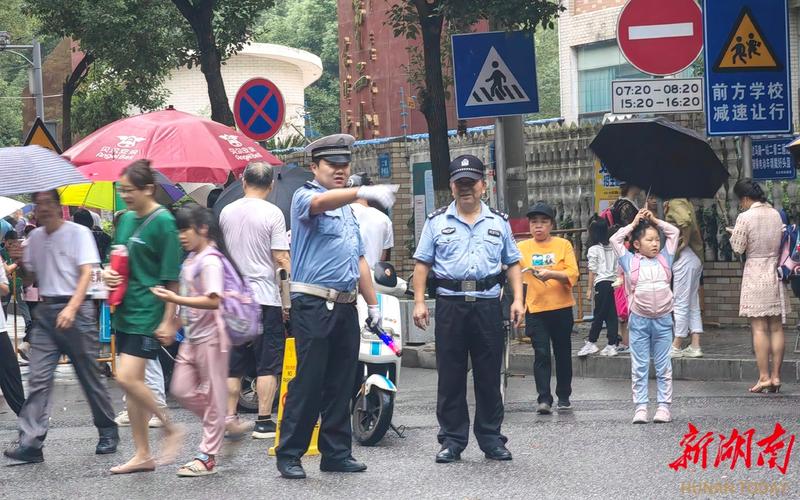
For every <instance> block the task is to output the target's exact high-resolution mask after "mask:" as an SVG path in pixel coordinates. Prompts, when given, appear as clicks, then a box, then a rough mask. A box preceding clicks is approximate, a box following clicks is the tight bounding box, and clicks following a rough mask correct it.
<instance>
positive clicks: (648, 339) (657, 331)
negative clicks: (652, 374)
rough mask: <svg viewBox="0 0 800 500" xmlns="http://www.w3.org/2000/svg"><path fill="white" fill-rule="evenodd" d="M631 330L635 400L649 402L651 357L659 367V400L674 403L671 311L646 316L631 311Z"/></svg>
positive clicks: (632, 378)
mask: <svg viewBox="0 0 800 500" xmlns="http://www.w3.org/2000/svg"><path fill="white" fill-rule="evenodd" d="M628 332H629V336H630V347H631V387H632V389H633V402H634V403H635V404H637V405H640V404H647V375H648V373H649V371H650V359H652V360H653V365H655V368H656V380H657V383H658V403H659V404H669V403H672V359H671V358H670V355H669V354H670V347H672V315H671V314H665V315H664V316H661V317H660V318H645V317H642V316H638V315H636V314H633V313H631V315H630V319H629V323H628Z"/></svg>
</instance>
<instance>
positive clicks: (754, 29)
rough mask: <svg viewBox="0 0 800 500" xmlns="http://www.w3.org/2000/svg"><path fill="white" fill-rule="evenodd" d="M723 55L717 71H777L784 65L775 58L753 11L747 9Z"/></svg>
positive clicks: (740, 16)
mask: <svg viewBox="0 0 800 500" xmlns="http://www.w3.org/2000/svg"><path fill="white" fill-rule="evenodd" d="M724 47H725V48H724V49H723V50H722V53H721V54H720V55H719V57H718V58H717V64H716V65H715V66H714V69H715V70H716V71H754V70H755V71H764V70H769V71H776V70H781V69H783V65H782V64H781V62H780V61H778V60H777V59H776V58H775V55H774V52H773V51H772V48H771V47H770V45H769V43H768V42H767V39H766V38H765V37H764V31H762V30H761V29H760V28H759V26H758V23H757V22H756V19H755V17H754V16H753V13H752V11H751V10H750V9H749V8H748V7H745V8H744V9H742V13H741V14H740V15H739V20H738V21H737V22H736V24H735V25H734V26H733V30H732V31H731V34H730V36H729V38H728V43H727V44H726V45H725V46H724Z"/></svg>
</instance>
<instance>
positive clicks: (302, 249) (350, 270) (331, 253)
mask: <svg viewBox="0 0 800 500" xmlns="http://www.w3.org/2000/svg"><path fill="white" fill-rule="evenodd" d="M326 191H327V189H325V188H324V187H322V186H320V185H319V184H318V183H317V182H316V181H309V182H306V183H305V184H304V185H303V186H302V187H300V189H298V190H297V191H295V193H294V196H292V216H291V220H292V244H291V256H292V281H295V282H299V283H309V284H312V285H318V286H324V287H327V288H333V289H334V290H339V291H340V292H350V291H353V290H355V288H356V283H357V282H358V277H359V271H358V261H359V258H360V257H361V256H362V255H364V243H363V242H362V241H361V234H360V233H359V231H358V221H357V220H356V217H355V215H354V214H353V209H352V208H350V205H345V206H343V207H340V208H337V209H336V210H328V211H326V212H323V213H320V214H317V215H312V214H311V199H312V198H313V197H314V196H315V195H318V194H322V193H324V192H326Z"/></svg>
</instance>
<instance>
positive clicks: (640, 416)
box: [633, 406, 647, 424]
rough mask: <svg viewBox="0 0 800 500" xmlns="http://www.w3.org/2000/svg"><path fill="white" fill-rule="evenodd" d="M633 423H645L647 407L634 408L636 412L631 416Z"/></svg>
mask: <svg viewBox="0 0 800 500" xmlns="http://www.w3.org/2000/svg"><path fill="white" fill-rule="evenodd" d="M633 423H634V424H646V423H647V406H640V407H638V408H636V411H635V412H634V414H633Z"/></svg>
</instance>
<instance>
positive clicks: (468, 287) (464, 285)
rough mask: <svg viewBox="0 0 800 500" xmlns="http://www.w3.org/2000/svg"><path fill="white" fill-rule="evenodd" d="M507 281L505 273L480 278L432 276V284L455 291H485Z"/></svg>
mask: <svg viewBox="0 0 800 500" xmlns="http://www.w3.org/2000/svg"><path fill="white" fill-rule="evenodd" d="M504 282H505V274H503V273H500V274H496V275H494V276H488V277H486V278H481V279H479V280H450V279H444V278H437V277H433V278H431V286H433V287H442V288H446V289H448V290H451V291H453V292H484V291H486V290H491V289H492V288H494V287H495V285H502V284H503V283H504Z"/></svg>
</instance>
